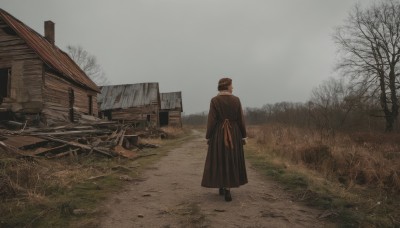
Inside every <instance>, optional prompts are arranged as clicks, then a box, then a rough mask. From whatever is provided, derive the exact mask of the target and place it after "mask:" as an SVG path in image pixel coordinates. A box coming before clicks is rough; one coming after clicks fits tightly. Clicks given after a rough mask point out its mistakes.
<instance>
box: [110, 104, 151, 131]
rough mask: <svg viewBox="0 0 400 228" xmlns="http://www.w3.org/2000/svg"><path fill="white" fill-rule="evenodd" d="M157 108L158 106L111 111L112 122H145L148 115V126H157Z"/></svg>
mask: <svg viewBox="0 0 400 228" xmlns="http://www.w3.org/2000/svg"><path fill="white" fill-rule="evenodd" d="M158 113H159V107H158V105H147V106H143V107H135V108H128V109H118V110H112V114H111V115H112V120H118V121H128V122H135V121H137V122H145V121H147V115H150V124H151V125H152V126H155V127H158V126H159V119H158Z"/></svg>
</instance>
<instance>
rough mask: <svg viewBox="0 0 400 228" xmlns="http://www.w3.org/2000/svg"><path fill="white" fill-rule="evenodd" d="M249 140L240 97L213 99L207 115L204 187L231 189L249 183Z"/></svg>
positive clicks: (217, 97) (228, 96)
mask: <svg viewBox="0 0 400 228" xmlns="http://www.w3.org/2000/svg"><path fill="white" fill-rule="evenodd" d="M246 137H247V136H246V127H245V123H244V118H243V110H242V105H241V103H240V100H239V98H238V97H236V96H233V95H226V94H223V95H222V94H221V93H220V94H219V95H218V96H216V97H213V98H212V99H211V103H210V111H209V113H208V123H207V133H206V139H208V153H207V158H206V162H205V166H204V173H203V180H202V182H201V185H202V186H203V187H208V188H222V187H227V188H232V187H239V186H240V185H244V184H246V183H247V174H246V166H245V160H244V151H243V141H242V139H243V138H246Z"/></svg>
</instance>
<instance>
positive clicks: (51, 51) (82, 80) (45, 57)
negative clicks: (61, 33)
mask: <svg viewBox="0 0 400 228" xmlns="http://www.w3.org/2000/svg"><path fill="white" fill-rule="evenodd" d="M0 17H1V18H2V19H3V20H4V22H6V23H7V24H8V26H10V27H11V28H12V29H13V30H14V31H15V32H16V33H17V34H18V35H19V36H20V37H21V38H22V39H23V40H25V42H26V43H27V44H28V46H29V47H30V48H32V49H33V50H34V51H35V52H36V53H37V55H38V56H39V57H40V59H42V61H43V62H44V63H45V64H46V65H47V66H49V67H50V68H52V69H53V70H55V71H57V72H59V73H61V75H62V76H63V77H65V78H66V79H69V80H72V81H73V82H75V83H76V84H78V85H80V86H82V87H86V88H88V89H91V90H93V91H96V92H100V90H99V87H98V86H97V85H96V84H95V83H94V82H93V81H92V80H91V79H90V78H89V77H88V76H87V75H86V74H85V72H84V71H83V70H82V69H81V68H80V67H79V66H78V65H77V64H76V63H75V62H74V61H73V60H72V59H71V58H70V57H69V55H68V54H67V53H65V52H63V51H62V50H61V49H59V48H58V47H57V46H56V45H52V44H51V43H50V42H48V41H47V40H46V39H45V38H44V37H43V36H42V35H40V34H39V33H37V32H36V31H35V30H33V29H31V28H30V27H29V26H27V25H25V24H24V23H23V22H21V21H20V20H18V19H16V18H15V17H13V16H12V15H10V14H9V13H7V12H6V11H5V10H3V9H1V8H0Z"/></svg>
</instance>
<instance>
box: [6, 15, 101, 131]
mask: <svg viewBox="0 0 400 228" xmlns="http://www.w3.org/2000/svg"><path fill="white" fill-rule="evenodd" d="M44 30H45V31H44V36H42V35H40V34H39V33H37V32H36V31H34V30H33V29H31V28H30V27H28V26H27V25H25V24H24V23H23V22H21V21H19V20H18V19H16V18H15V17H13V16H12V15H10V14H9V13H7V12H6V11H4V10H2V9H0V120H1V119H6V118H10V117H12V118H21V119H26V120H32V121H33V120H40V121H42V122H43V123H45V124H51V123H54V122H60V121H62V122H64V121H74V118H76V117H77V116H79V114H87V115H94V116H97V113H98V108H97V94H98V93H99V92H100V90H99V88H98V87H97V85H96V84H95V83H94V82H93V81H92V80H91V79H90V78H89V77H88V76H87V75H86V74H85V73H84V72H83V71H82V70H81V69H80V68H79V67H78V65H77V64H76V63H75V62H74V61H73V60H72V59H71V58H70V57H69V56H68V54H66V53H65V52H63V51H62V50H60V49H59V48H58V47H57V46H56V45H55V32H54V23H53V22H51V21H46V22H45V23H44Z"/></svg>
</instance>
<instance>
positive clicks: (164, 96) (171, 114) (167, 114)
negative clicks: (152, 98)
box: [159, 92, 183, 127]
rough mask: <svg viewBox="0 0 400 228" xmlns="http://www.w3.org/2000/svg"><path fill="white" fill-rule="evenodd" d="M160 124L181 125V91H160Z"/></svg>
mask: <svg viewBox="0 0 400 228" xmlns="http://www.w3.org/2000/svg"><path fill="white" fill-rule="evenodd" d="M160 98H161V110H160V115H159V116H160V126H174V127H182V115H181V113H182V111H183V107H182V93H181V92H171V93H161V94H160Z"/></svg>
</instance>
